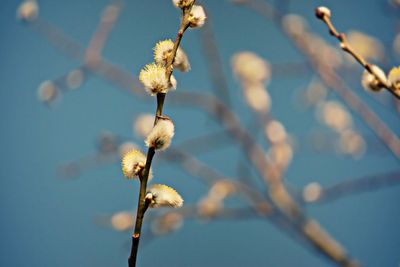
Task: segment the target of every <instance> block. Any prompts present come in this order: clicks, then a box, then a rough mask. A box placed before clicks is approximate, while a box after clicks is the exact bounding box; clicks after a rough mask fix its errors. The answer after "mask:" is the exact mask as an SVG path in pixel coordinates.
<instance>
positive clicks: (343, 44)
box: [315, 8, 400, 99]
mask: <svg viewBox="0 0 400 267" xmlns="http://www.w3.org/2000/svg"><path fill="white" fill-rule="evenodd" d="M315 12H316V15H317V17H318V18H319V19H321V20H322V21H323V22H325V24H326V26H327V27H328V29H329V33H330V34H331V35H332V36H334V37H336V39H338V41H339V42H340V47H341V48H342V50H343V51H345V52H347V53H348V54H350V55H351V56H352V57H353V58H354V59H355V60H357V62H358V63H360V65H361V66H363V68H364V69H365V70H367V71H368V72H369V73H371V74H372V75H374V76H375V79H377V80H378V81H379V84H380V86H381V87H382V88H385V89H387V90H388V91H389V92H390V93H391V94H392V95H393V96H395V97H396V98H398V99H400V90H396V89H395V88H393V87H392V86H390V84H389V83H388V81H385V80H383V79H382V77H381V76H380V75H378V73H377V72H376V70H375V68H372V65H371V64H370V63H368V62H367V61H366V59H365V58H363V57H362V56H361V55H360V54H359V53H357V52H356V51H355V50H354V49H353V48H352V47H351V46H350V44H349V43H348V42H347V37H346V34H344V33H339V32H338V31H337V30H336V28H335V26H334V25H333V23H332V21H331V18H330V16H329V15H327V14H325V13H323V12H319V9H318V8H317V9H316V11H315Z"/></svg>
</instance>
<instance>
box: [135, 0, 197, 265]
mask: <svg viewBox="0 0 400 267" xmlns="http://www.w3.org/2000/svg"><path fill="white" fill-rule="evenodd" d="M194 2H195V1H194ZM194 2H193V3H194ZM193 3H192V5H193ZM192 5H190V6H189V7H187V8H184V9H183V16H182V21H181V25H180V27H179V31H178V34H177V36H176V39H175V42H174V46H173V48H172V51H171V54H170V55H169V57H168V59H167V65H166V66H165V68H166V73H165V76H166V77H167V79H168V81H170V78H171V75H172V72H173V63H174V61H175V56H176V52H177V51H178V47H179V44H180V42H181V40H182V37H183V34H184V32H185V31H186V29H187V28H188V27H189V24H190V23H189V15H190V10H191V8H192ZM165 96H166V94H165V93H158V94H157V109H156V113H155V119H154V125H155V124H156V123H157V120H158V118H159V117H160V116H162V111H163V107H164V100H165ZM154 154H155V148H154V147H149V148H148V150H147V159H146V165H145V168H144V170H143V174H142V175H141V176H140V192H139V199H138V208H137V215H136V222H135V230H134V233H133V235H132V247H131V254H130V256H129V259H128V263H129V267H134V266H136V259H137V252H138V248H139V241H140V233H141V230H142V223H143V217H144V214H145V212H146V210H147V207H148V203H147V201H146V200H145V194H146V189H147V181H148V178H149V173H150V167H151V163H152V159H153V157H154Z"/></svg>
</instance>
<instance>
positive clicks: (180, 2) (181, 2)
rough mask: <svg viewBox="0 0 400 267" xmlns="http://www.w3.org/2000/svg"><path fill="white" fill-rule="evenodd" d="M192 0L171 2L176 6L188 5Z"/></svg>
mask: <svg viewBox="0 0 400 267" xmlns="http://www.w3.org/2000/svg"><path fill="white" fill-rule="evenodd" d="M193 1H194V0H172V3H173V4H174V6H175V7H177V8H184V7H188V6H190V5H191V4H192V3H193Z"/></svg>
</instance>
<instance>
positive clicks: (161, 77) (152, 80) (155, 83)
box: [139, 63, 170, 95]
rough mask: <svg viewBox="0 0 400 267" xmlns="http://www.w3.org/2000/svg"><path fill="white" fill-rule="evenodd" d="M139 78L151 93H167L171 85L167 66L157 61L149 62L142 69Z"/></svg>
mask: <svg viewBox="0 0 400 267" xmlns="http://www.w3.org/2000/svg"><path fill="white" fill-rule="evenodd" d="M139 80H140V81H141V82H142V84H143V85H144V87H145V89H146V91H147V92H148V93H149V94H150V95H155V94H157V93H167V92H168V89H169V87H170V83H169V81H168V78H167V76H166V70H165V67H164V66H162V65H160V64H156V63H151V64H147V65H146V66H145V67H144V68H143V69H142V70H141V71H140V74H139Z"/></svg>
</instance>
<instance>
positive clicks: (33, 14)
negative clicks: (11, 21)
mask: <svg viewBox="0 0 400 267" xmlns="http://www.w3.org/2000/svg"><path fill="white" fill-rule="evenodd" d="M38 14H39V6H38V4H37V3H36V1H34V0H29V1H24V2H22V4H21V5H20V6H19V7H18V10H17V18H18V19H20V20H22V21H25V22H32V21H34V20H35V19H36V18H37V16H38Z"/></svg>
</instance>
